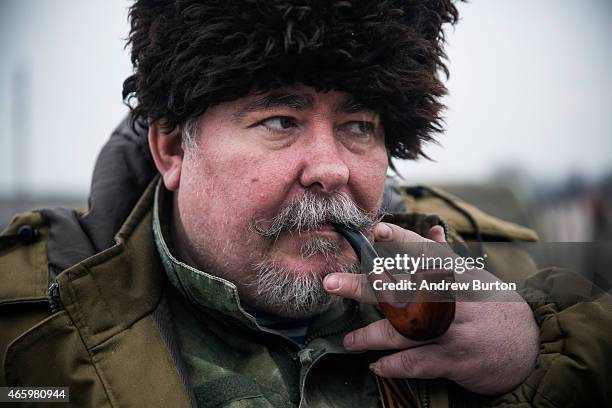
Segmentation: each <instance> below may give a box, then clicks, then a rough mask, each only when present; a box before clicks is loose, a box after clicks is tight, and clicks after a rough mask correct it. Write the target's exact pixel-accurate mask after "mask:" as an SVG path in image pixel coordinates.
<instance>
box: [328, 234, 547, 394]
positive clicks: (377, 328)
mask: <svg viewBox="0 0 612 408" xmlns="http://www.w3.org/2000/svg"><path fill="white" fill-rule="evenodd" d="M374 234H375V238H376V241H378V242H381V241H382V242H396V243H398V242H419V241H430V242H431V241H435V242H444V231H443V229H442V228H441V227H439V226H436V227H433V228H432V229H431V230H430V231H429V234H428V238H429V239H426V238H423V237H421V236H420V235H418V234H416V233H414V232H412V231H408V230H405V229H402V228H400V227H398V226H396V225H393V224H386V223H380V224H378V225H377V226H376V228H375V230H374ZM485 273H487V274H489V273H488V272H486V271H485ZM489 276H490V274H489ZM363 282H365V280H364V279H362V277H361V276H358V275H354V274H348V273H335V274H330V275H328V276H327V277H326V278H325V281H324V285H325V289H326V290H327V291H328V292H329V293H332V294H335V295H339V296H342V297H347V298H351V299H355V300H357V301H363V300H364V298H363V296H365V292H366V291H365V290H364V291H363V292H364V294H363V295H362V288H361V286H360V285H361V284H362V283H363ZM515 296H516V299H513V300H512V301H503V302H495V301H493V300H487V301H480V302H457V305H456V313H455V320H454V321H453V323H452V324H451V326H450V327H449V329H448V331H447V332H446V333H444V334H443V335H442V336H440V337H438V338H437V339H434V340H432V341H428V342H418V341H413V340H410V339H407V338H405V337H403V336H402V335H401V334H399V333H398V332H397V331H396V330H395V329H394V328H393V326H391V324H390V323H389V321H388V320H387V319H383V320H379V321H377V322H374V323H372V324H370V325H368V326H366V327H363V328H361V329H358V330H355V331H353V332H351V333H349V334H347V335H346V337H345V338H344V347H345V348H346V349H347V350H350V351H366V350H401V351H399V352H396V353H393V354H390V355H388V356H386V357H383V358H381V359H380V360H378V361H377V362H375V363H374V364H372V365H371V366H370V368H371V370H372V371H373V372H374V373H375V374H377V375H379V376H382V377H389V378H438V377H443V378H448V379H449V380H452V381H454V382H456V383H457V384H459V385H461V386H462V387H464V388H466V389H468V390H470V391H472V392H476V393H479V394H487V395H497V394H501V393H503V392H506V391H509V390H511V389H513V388H514V387H516V386H517V385H518V384H520V383H521V382H522V381H523V380H524V379H525V378H526V377H527V375H528V374H529V373H530V372H531V371H532V370H533V368H534V366H535V362H536V358H537V355H538V344H539V342H538V335H539V328H538V326H537V324H536V322H535V320H534V317H533V314H532V312H531V309H530V308H529V306H528V305H527V303H525V302H524V301H523V300H522V298H521V297H520V296H519V295H518V294H515ZM506 299H507V298H506Z"/></svg>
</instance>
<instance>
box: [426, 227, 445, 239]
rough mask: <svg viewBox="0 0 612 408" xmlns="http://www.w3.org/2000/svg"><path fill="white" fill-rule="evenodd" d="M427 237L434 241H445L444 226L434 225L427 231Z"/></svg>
mask: <svg viewBox="0 0 612 408" xmlns="http://www.w3.org/2000/svg"><path fill="white" fill-rule="evenodd" d="M427 238H429V239H431V240H432V241H435V242H440V243H442V242H446V236H445V234H444V228H442V226H441V225H434V226H433V227H431V228H430V229H429V231H428V232H427Z"/></svg>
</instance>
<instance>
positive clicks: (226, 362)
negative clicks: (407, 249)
mask: <svg viewBox="0 0 612 408" xmlns="http://www.w3.org/2000/svg"><path fill="white" fill-rule="evenodd" d="M130 18H131V27H132V29H131V32H130V42H131V46H132V61H133V64H134V68H135V73H134V75H132V76H131V77H130V78H128V79H127V80H126V82H125V84H124V97H126V98H128V99H129V98H132V97H133V98H134V99H133V102H134V103H133V105H132V107H133V113H132V116H131V118H130V120H128V121H127V122H126V123H124V124H123V125H122V126H121V127H120V128H119V129H118V131H116V132H115V134H114V135H113V137H112V138H111V141H110V142H109V144H108V145H107V146H106V147H105V149H104V150H103V152H102V154H101V156H100V158H99V161H98V164H97V166H96V170H95V172H94V179H93V182H92V193H91V196H90V209H89V210H88V212H85V213H82V212H73V211H68V210H53V211H50V210H43V211H40V212H33V213H29V214H25V215H21V216H18V217H17V218H16V219H15V220H14V222H13V223H12V224H11V226H10V227H9V229H8V230H7V231H6V235H5V237H8V238H7V239H6V240H5V241H4V242H6V244H5V246H6V249H4V252H3V253H2V258H0V262H1V263H0V265H2V266H1V268H2V273H3V274H4V275H5V276H3V279H4V282H5V283H3V285H2V292H1V293H0V302H2V303H0V305H2V306H1V307H2V309H0V318H1V319H2V324H3V332H2V334H1V335H0V340H1V341H0V345H1V347H0V349H1V350H2V355H3V356H4V364H3V365H2V369H0V378H1V380H0V381H1V385H3V386H4V385H7V386H12V387H16V386H27V385H29V386H69V387H70V398H71V402H72V403H73V404H74V405H77V406H108V405H111V406H189V405H192V406H203V407H204V406H232V407H238V406H293V405H300V406H312V407H318V406H347V407H352V406H368V407H370V406H371V407H374V406H380V405H384V406H396V405H399V406H431V407H434V406H449V404H450V405H452V406H463V405H465V406H484V405H498V406H582V405H581V404H583V403H585V401H587V400H588V399H590V400H588V401H591V402H592V406H596V405H602V404H610V395H609V391H608V390H607V389H606V384H608V383H609V380H610V370H611V368H610V363H609V362H607V361H606V356H605V352H606V351H608V350H610V340H609V339H607V338H606V337H605V336H602V335H601V333H598V332H597V329H599V328H601V327H605V325H606V324H609V323H610V321H611V313H610V308H609V303H605V302H590V303H589V302H579V301H575V302H572V303H571V304H564V305H557V304H552V303H544V302H540V303H534V304H532V305H531V306H532V307H531V308H530V305H528V304H527V303H525V302H524V301H522V300H520V299H518V298H517V300H515V301H513V302H503V303H502V302H480V303H476V302H458V303H457V310H456V318H455V320H454V322H453V323H452V324H451V326H450V328H449V330H448V331H447V332H446V333H445V334H443V335H442V336H440V337H438V338H436V339H433V340H431V341H427V342H419V341H414V340H409V339H407V338H405V337H403V336H401V335H399V334H398V333H397V332H396V331H395V329H394V328H393V327H392V326H391V325H390V323H389V322H388V320H386V319H383V318H382V316H381V314H380V312H379V311H378V310H377V309H376V308H375V307H373V306H371V305H368V304H366V303H365V302H363V300H365V299H364V296H365V295H364V292H365V291H364V288H363V287H361V286H360V279H359V276H358V275H356V274H353V273H351V272H354V270H355V265H356V257H355V255H354V253H353V252H352V250H351V248H350V246H349V245H348V243H347V242H346V241H345V240H344V239H343V238H342V237H341V236H340V235H339V234H338V233H337V232H335V230H334V227H333V225H332V223H337V224H343V225H346V226H349V227H353V228H359V229H362V230H363V231H364V232H366V233H367V234H368V235H369V236H370V238H371V239H372V240H375V241H377V242H390V243H410V242H431V241H434V242H445V241H447V240H452V241H455V242H460V241H461V237H460V236H459V234H458V233H457V231H455V230H454V229H453V228H452V227H453V225H450V226H449V225H448V224H446V223H445V222H444V221H443V220H442V219H440V218H439V217H437V216H432V215H426V214H421V213H418V212H416V211H414V210H415V209H416V208H417V207H418V206H419V205H422V203H423V201H420V203H421V204H418V203H416V202H415V203H414V206H411V208H408V210H409V211H411V212H409V213H403V214H398V215H397V216H396V218H394V219H393V222H394V223H388V222H380V223H379V222H378V221H379V219H380V218H379V217H380V215H381V214H382V213H383V210H384V208H385V207H389V205H388V204H389V203H388V202H387V203H385V202H383V201H385V200H383V192H384V185H385V178H386V172H387V166H388V163H389V158H390V157H391V156H393V157H398V158H415V157H417V156H419V155H421V154H422V150H421V147H422V143H423V142H425V141H427V140H430V139H431V138H432V133H433V132H435V131H439V130H440V110H441V107H442V106H441V104H440V102H439V97H440V96H442V95H443V94H444V86H443V85H442V83H441V81H440V80H439V78H438V70H439V69H444V65H443V62H442V58H443V56H444V53H443V49H442V45H443V44H442V43H443V33H442V27H443V25H444V24H445V23H453V22H455V21H456V20H457V12H456V9H455V7H454V6H453V5H452V4H451V3H450V2H449V1H438V2H430V1H422V2H405V3H401V2H382V3H375V2H348V1H341V2H320V3H316V4H306V3H303V2H301V1H295V2H290V1H284V2H280V1H279V2H238V1H236V2H233V1H228V2H197V1H186V0H185V1H172V0H167V1H136V2H135V4H134V5H133V6H132V8H131V11H130ZM156 173H159V174H160V176H159V177H157V176H156ZM433 194H434V195H439V193H436V192H434V193H433ZM446 199H447V198H446ZM389 200H390V199H389ZM389 200H387V201H389ZM406 202H407V203H409V201H406ZM468 215H469V216H470V217H471V218H470V219H472V220H473V215H470V214H468ZM479 220H480V221H483V220H484V221H483V222H489V224H490V225H493V227H492V230H491V231H493V232H492V233H491V235H493V236H495V235H496V234H497V236H501V237H503V238H509V239H517V238H520V236H521V233H522V234H523V237H525V236H526V237H527V238H531V237H532V236H531V234H530V233H529V232H528V231H527V232H526V231H525V230H524V229H520V227H518V226H511V227H507V224H504V223H502V222H500V221H497V220H493V221H491V220H490V218H487V217H486V216H482V217H479ZM396 224H399V225H396ZM506 227H507V228H506ZM506 229H507V230H511V231H510V232H508V231H505V230H506ZM475 230H476V228H475ZM516 231H519V233H517V232H516ZM474 232H476V231H474ZM516 235H519V237H517V236H516ZM516 262H518V261H516ZM516 262H515V263H513V264H512V265H509V266H508V267H507V268H506V269H512V270H514V269H519V270H518V271H513V273H514V274H515V275H517V276H518V275H520V276H524V274H526V273H527V272H529V271H528V270H526V269H523V267H522V266H521V265H519V264H518V263H516ZM537 276H538V278H535V279H531V281H530V282H531V283H530V285H531V286H530V285H529V284H527V285H526V287H527V288H529V289H531V290H534V291H543V290H544V289H545V288H546V286H547V285H548V284H550V283H551V282H553V281H554V279H555V278H556V275H555V273H554V272H553V271H548V272H545V273H543V274H540V275H537ZM515 278H516V280H519V279H521V278H518V277H515ZM49 284H50V286H49ZM47 287H49V291H48V294H47V292H46V289H47ZM49 304H50V306H51V308H50V309H49V307H48V306H49ZM532 308H533V309H532ZM392 379H393V380H392ZM574 390H575V391H574Z"/></svg>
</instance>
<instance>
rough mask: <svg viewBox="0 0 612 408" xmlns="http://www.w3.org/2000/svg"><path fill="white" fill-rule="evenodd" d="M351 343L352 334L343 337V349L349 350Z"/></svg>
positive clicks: (353, 336) (353, 340)
mask: <svg viewBox="0 0 612 408" xmlns="http://www.w3.org/2000/svg"><path fill="white" fill-rule="evenodd" d="M353 343H355V335H354V334H353V333H349V334H347V335H346V336H344V348H350V347H351V346H352V345H353Z"/></svg>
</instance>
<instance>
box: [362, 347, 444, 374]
mask: <svg viewBox="0 0 612 408" xmlns="http://www.w3.org/2000/svg"><path fill="white" fill-rule="evenodd" d="M450 360H451V359H450V358H449V357H448V355H447V353H446V351H445V350H444V349H443V348H442V347H441V346H440V345H438V344H428V345H425V346H421V347H416V348H411V349H408V350H404V351H400V352H399V353H395V354H391V355H389V356H386V357H383V358H381V359H380V360H378V361H377V362H375V363H372V364H370V370H372V371H373V372H374V374H376V375H378V376H380V377H386V378H448V377H449V375H450V371H449V370H450V367H451V366H452V365H453V363H452V361H450Z"/></svg>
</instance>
